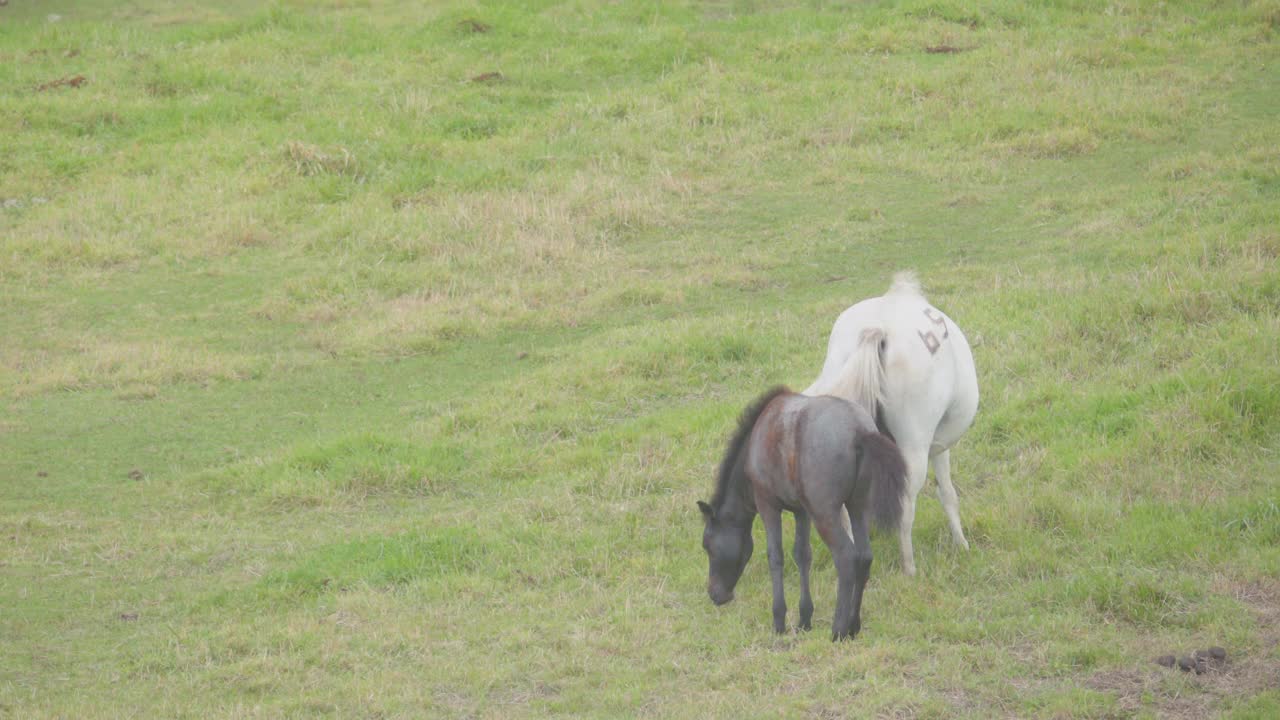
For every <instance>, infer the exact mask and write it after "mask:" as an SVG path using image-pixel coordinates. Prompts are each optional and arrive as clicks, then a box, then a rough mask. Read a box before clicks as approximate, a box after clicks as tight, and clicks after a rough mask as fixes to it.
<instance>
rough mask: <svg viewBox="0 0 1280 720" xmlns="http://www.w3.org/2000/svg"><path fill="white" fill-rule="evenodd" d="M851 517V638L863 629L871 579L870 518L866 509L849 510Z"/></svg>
mask: <svg viewBox="0 0 1280 720" xmlns="http://www.w3.org/2000/svg"><path fill="white" fill-rule="evenodd" d="M849 510H850V512H849V517H850V519H851V520H852V525H853V569H854V576H853V602H852V603H851V605H852V607H851V608H850V611H849V624H848V627H849V637H853V636H854V635H857V634H858V631H859V630H861V629H862V592H863V591H864V590H865V589H866V587H867V580H868V579H869V578H870V577H871V533H870V532H869V531H868V530H869V527H868V517H867V513H866V510H865V508H864V509H863V510H862V512H858V511H857V510H856V509H855V508H850V509H849Z"/></svg>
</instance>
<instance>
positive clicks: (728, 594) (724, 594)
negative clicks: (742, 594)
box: [707, 585, 733, 606]
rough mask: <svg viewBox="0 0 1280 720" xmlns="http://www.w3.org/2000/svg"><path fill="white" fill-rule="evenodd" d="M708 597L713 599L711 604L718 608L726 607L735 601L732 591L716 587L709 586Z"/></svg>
mask: <svg viewBox="0 0 1280 720" xmlns="http://www.w3.org/2000/svg"><path fill="white" fill-rule="evenodd" d="M707 595H709V596H710V597H711V602H713V603H715V604H716V605H717V606H719V605H724V604H725V603H728V602H729V601H730V600H732V599H733V591H732V590H724V589H723V588H719V587H716V586H714V585H708V586H707Z"/></svg>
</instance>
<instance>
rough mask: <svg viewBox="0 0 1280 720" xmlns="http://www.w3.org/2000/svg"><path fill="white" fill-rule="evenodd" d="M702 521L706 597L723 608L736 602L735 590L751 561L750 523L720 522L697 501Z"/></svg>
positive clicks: (711, 511) (710, 510)
mask: <svg viewBox="0 0 1280 720" xmlns="http://www.w3.org/2000/svg"><path fill="white" fill-rule="evenodd" d="M698 507H699V508H700V509H701V510H702V520H703V522H704V523H705V525H706V527H705V528H704V529H703V531H702V549H703V550H706V551H707V558H708V560H709V561H710V567H709V569H708V571H707V594H708V595H710V596H711V602H713V603H715V604H717V605H723V604H725V603H727V602H729V601H730V600H732V599H733V588H734V587H735V586H736V585H737V584H738V578H740V577H742V571H743V570H744V569H746V567H747V561H748V560H750V559H751V551H752V549H753V544H752V542H751V524H750V523H747V525H746V526H745V527H744V526H743V525H742V524H741V523H736V524H735V523H731V522H725V521H721V520H720V519H717V517H716V512H715V510H714V509H712V507H711V506H710V505H708V504H706V503H704V502H702V501H698Z"/></svg>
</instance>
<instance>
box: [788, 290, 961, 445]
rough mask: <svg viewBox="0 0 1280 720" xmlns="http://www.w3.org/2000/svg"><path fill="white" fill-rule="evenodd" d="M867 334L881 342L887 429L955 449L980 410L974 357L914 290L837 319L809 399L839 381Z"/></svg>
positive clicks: (865, 303)
mask: <svg viewBox="0 0 1280 720" xmlns="http://www.w3.org/2000/svg"><path fill="white" fill-rule="evenodd" d="M867 330H879V331H880V332H882V333H883V337H884V351H883V357H882V362H883V366H884V387H883V392H884V403H885V415H886V418H885V420H886V423H887V424H888V425H889V429H890V431H891V432H893V434H894V436H895V437H899V438H900V439H905V438H904V437H903V436H904V435H905V434H909V433H911V432H912V431H913V428H921V427H927V428H928V430H929V431H931V432H933V434H934V435H935V436H934V437H930V438H921V439H920V440H921V441H924V442H930V443H931V444H935V445H940V446H943V447H950V446H951V445H953V444H955V442H956V441H957V440H959V438H960V436H961V435H962V434H963V433H964V431H965V430H967V429H968V428H969V426H970V425H971V424H972V422H973V417H974V415H975V413H976V411H977V405H978V383H977V373H976V370H975V367H974V362H973V352H972V350H971V348H970V346H969V341H968V338H966V337H965V334H964V332H963V331H962V330H961V329H960V327H959V326H958V325H956V323H955V321H954V320H952V319H951V317H950V316H948V315H947V314H946V313H944V312H942V311H941V310H939V309H938V308H936V307H934V306H933V305H931V304H930V303H929V301H928V300H926V299H925V298H924V297H923V296H922V295H920V294H919V292H918V291H917V290H916V288H915V287H914V286H912V285H906V286H900V285H899V284H897V283H895V285H894V288H893V289H891V290H890V292H888V293H886V294H885V295H881V296H878V297H873V298H867V299H866V300H862V301H860V302H858V303H856V304H854V305H853V306H851V307H849V308H848V309H847V310H845V311H844V312H842V313H841V314H840V316H839V317H838V318H836V322H835V325H834V326H833V328H832V331H831V337H830V340H829V342H828V347H827V358H826V361H825V362H824V365H823V369H822V373H821V374H820V375H819V377H818V379H817V380H816V381H815V382H814V383H813V385H811V386H810V388H809V389H808V390H806V393H810V392H812V393H821V392H823V391H824V390H825V389H826V388H830V387H833V386H834V385H836V384H837V383H838V381H839V375H840V372H841V370H842V369H843V367H844V364H845V362H846V361H847V360H848V359H849V357H850V356H852V355H853V353H854V352H855V351H856V350H857V349H858V345H859V343H860V342H861V341H862V338H863V335H864V333H865V332H866V331H867ZM908 418H910V419H911V420H912V422H911V423H910V424H909V423H908ZM921 423H923V424H921Z"/></svg>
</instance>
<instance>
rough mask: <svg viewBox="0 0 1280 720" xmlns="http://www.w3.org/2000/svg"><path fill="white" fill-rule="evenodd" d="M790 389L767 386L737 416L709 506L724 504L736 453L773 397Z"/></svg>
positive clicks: (744, 443) (735, 461)
mask: <svg viewBox="0 0 1280 720" xmlns="http://www.w3.org/2000/svg"><path fill="white" fill-rule="evenodd" d="M790 392H791V389H790V388H788V387H787V386H785V385H777V386H774V387H771V388H769V390H768V391H766V392H765V394H763V395H761V396H760V397H758V398H756V399H755V400H754V401H753V402H752V403H751V404H750V405H748V406H747V408H746V409H745V410H743V411H742V414H741V415H739V416H738V429H737V430H735V431H734V433H733V439H732V440H730V441H729V447H728V449H726V450H725V453H724V458H723V459H722V460H721V461H720V472H719V474H718V475H717V476H716V492H715V495H713V496H712V498H711V507H713V508H715V509H716V510H719V509H720V506H721V505H723V504H724V498H725V496H726V495H728V494H729V484H730V481H731V480H732V477H733V466H734V465H735V464H736V463H737V462H738V455H739V454H740V453H741V452H742V448H743V446H744V445H746V444H747V438H749V437H751V430H752V429H753V428H755V426H756V420H759V419H760V413H762V412H764V409H765V408H766V407H768V405H769V403H771V402H773V400H774V398H776V397H778V396H779V395H784V394H787V393H790Z"/></svg>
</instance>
